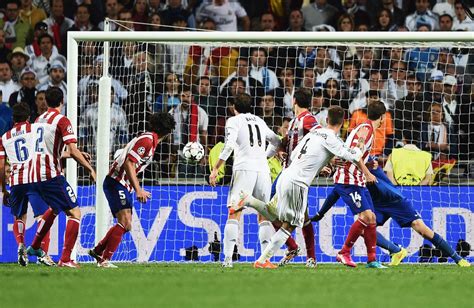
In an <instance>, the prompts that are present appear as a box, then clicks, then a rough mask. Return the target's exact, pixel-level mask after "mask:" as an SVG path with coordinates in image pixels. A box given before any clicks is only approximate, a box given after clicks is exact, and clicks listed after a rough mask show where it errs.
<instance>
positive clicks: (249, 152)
mask: <svg viewBox="0 0 474 308" xmlns="http://www.w3.org/2000/svg"><path fill="white" fill-rule="evenodd" d="M233 109H234V113H235V116H233V117H231V118H229V119H228V120H227V122H226V124H225V131H226V140H225V145H224V148H223V149H222V152H221V154H220V155H219V160H218V161H217V163H216V165H215V166H214V168H213V170H212V172H211V175H210V176H209V182H210V184H211V186H216V178H217V175H218V170H219V168H220V167H221V166H222V165H223V164H224V162H225V161H226V160H227V159H228V158H229V156H230V155H231V154H232V151H234V165H233V168H232V170H233V174H232V182H231V185H230V188H229V196H228V200H227V206H228V207H230V206H231V205H232V204H233V202H235V201H237V200H238V198H239V192H240V191H241V190H244V191H247V192H249V193H250V194H251V195H253V196H255V197H256V198H258V199H261V200H265V201H268V200H270V192H271V187H272V182H271V178H270V169H269V167H268V163H267V157H268V156H270V155H267V152H269V153H270V152H272V151H273V152H275V150H276V148H277V147H278V146H279V145H280V138H278V136H277V135H276V134H275V133H274V132H273V131H272V130H271V129H270V128H268V126H267V124H265V122H264V121H263V120H262V119H261V118H259V117H257V116H256V115H253V114H251V113H250V111H251V110H252V98H251V97H250V96H249V95H247V94H240V95H238V96H237V97H236V98H235V100H234V102H233ZM267 141H268V142H270V144H271V146H270V148H271V150H270V149H269V150H268V151H267V152H266V142H267ZM240 216H241V213H240V212H239V213H231V212H230V211H229V216H228V219H227V222H226V225H225V228H224V262H223V264H222V266H223V267H232V255H233V252H234V246H235V245H236V243H237V237H238V234H239V220H240ZM258 220H259V232H258V237H259V240H260V247H261V249H262V251H263V250H265V248H266V247H267V246H268V243H269V242H270V238H271V237H272V235H273V233H274V231H275V230H274V228H273V225H272V224H271V223H270V222H269V221H267V220H266V219H265V217H263V216H261V215H259V219H258Z"/></svg>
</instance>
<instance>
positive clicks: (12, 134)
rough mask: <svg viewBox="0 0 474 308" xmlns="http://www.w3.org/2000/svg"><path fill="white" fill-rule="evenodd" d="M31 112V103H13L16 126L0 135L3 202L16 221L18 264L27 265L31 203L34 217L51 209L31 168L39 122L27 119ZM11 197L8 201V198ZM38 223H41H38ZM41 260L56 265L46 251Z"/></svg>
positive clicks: (0, 170)
mask: <svg viewBox="0 0 474 308" xmlns="http://www.w3.org/2000/svg"><path fill="white" fill-rule="evenodd" d="M30 115H31V112H30V108H29V106H28V104H26V103H19V104H16V105H15V106H13V121H14V123H15V124H14V126H13V128H12V129H11V130H9V131H8V132H6V133H5V134H4V135H3V136H2V137H1V138H0V183H1V187H2V191H3V194H4V201H3V202H4V204H5V205H7V204H8V206H9V207H10V210H11V213H12V215H13V216H15V222H14V223H13V234H14V235H15V239H16V242H17V244H18V264H20V265H21V266H26V265H27V264H28V256H27V253H26V246H25V229H26V227H25V224H26V212H27V210H28V202H29V203H30V204H31V208H32V209H33V214H34V217H35V218H37V219H40V218H41V215H43V214H44V213H45V212H46V211H47V210H48V205H47V204H46V203H45V202H44V200H43V199H42V197H41V196H40V193H39V191H38V188H37V185H36V184H35V183H34V181H33V179H32V178H33V177H34V176H35V174H34V173H33V172H31V171H32V164H33V161H32V158H33V156H34V151H35V148H34V147H33V146H34V145H35V143H36V140H37V131H38V128H39V126H38V124H31V123H29V122H28V119H29V118H30ZM6 158H8V160H9V161H10V163H11V170H12V173H11V175H10V185H11V194H10V196H9V198H8V193H7V192H6V190H5V182H6V179H5V167H4V166H5V159H6ZM7 199H8V200H7ZM38 226H39V225H38ZM47 246H49V239H47V241H43V242H42V245H41V247H42V249H44V250H46V251H47ZM38 261H39V262H40V263H43V264H45V265H47V266H54V265H56V264H55V263H54V262H53V260H52V259H51V258H50V256H48V255H47V254H45V255H44V256H41V257H39V258H38Z"/></svg>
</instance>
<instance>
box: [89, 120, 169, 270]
mask: <svg viewBox="0 0 474 308" xmlns="http://www.w3.org/2000/svg"><path fill="white" fill-rule="evenodd" d="M175 126H176V123H175V121H174V119H173V116H172V115H171V114H169V113H166V112H163V113H155V114H153V115H151V116H150V119H149V121H148V131H147V132H145V133H143V134H141V135H139V136H138V137H135V138H133V139H132V141H130V142H129V143H128V144H127V145H126V146H125V148H124V149H123V150H122V151H121V153H120V154H119V155H118V157H117V158H116V159H115V160H114V162H113V163H112V166H111V167H110V171H109V174H108V175H107V176H106V177H105V180H104V193H105V197H106V198H107V201H108V202H109V207H110V210H111V212H112V214H113V215H114V217H116V218H117V220H118V222H117V224H116V225H115V226H113V227H112V228H110V229H109V231H108V232H107V234H106V235H105V236H104V238H103V239H102V240H101V241H100V242H99V243H98V244H97V246H95V247H94V248H93V249H91V250H89V255H90V256H91V257H93V258H94V259H95V260H96V261H97V265H98V266H99V267H105V268H116V267H117V266H115V265H114V264H112V263H110V259H111V258H112V256H113V254H114V252H115V250H117V247H118V246H119V244H120V242H121V241H122V237H123V235H124V234H125V233H127V232H128V231H130V230H131V228H132V208H133V200H132V192H133V191H135V194H136V197H137V200H138V201H139V202H140V203H145V202H147V200H148V199H150V197H151V194H150V193H149V192H147V191H145V190H144V189H142V188H141V187H140V182H139V181H138V178H137V175H138V174H139V173H141V172H143V171H144V170H145V169H146V167H147V166H148V165H149V164H150V163H151V161H152V160H153V156H154V154H155V149H156V147H157V145H158V143H160V141H161V140H163V138H165V137H166V136H168V135H169V134H170V133H171V131H172V130H173V129H174V128H175Z"/></svg>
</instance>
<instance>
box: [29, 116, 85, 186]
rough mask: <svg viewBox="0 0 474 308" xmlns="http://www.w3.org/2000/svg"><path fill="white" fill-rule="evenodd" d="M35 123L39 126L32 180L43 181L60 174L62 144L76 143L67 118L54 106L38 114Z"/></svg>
mask: <svg viewBox="0 0 474 308" xmlns="http://www.w3.org/2000/svg"><path fill="white" fill-rule="evenodd" d="M35 124H39V127H38V129H37V138H38V141H37V146H36V155H35V157H34V165H33V169H34V170H33V173H34V174H35V176H34V179H33V181H35V182H43V181H47V180H50V179H52V178H55V177H57V176H59V175H61V174H62V170H63V168H62V166H61V155H62V152H63V151H64V146H65V145H67V144H70V143H77V138H76V135H75V134H74V131H73V129H72V125H71V122H70V121H69V119H68V118H67V117H65V116H63V115H62V114H60V113H59V112H58V111H57V110H56V109H54V108H49V109H48V111H46V112H45V113H43V114H42V115H40V116H39V117H38V118H37V119H36V122H35Z"/></svg>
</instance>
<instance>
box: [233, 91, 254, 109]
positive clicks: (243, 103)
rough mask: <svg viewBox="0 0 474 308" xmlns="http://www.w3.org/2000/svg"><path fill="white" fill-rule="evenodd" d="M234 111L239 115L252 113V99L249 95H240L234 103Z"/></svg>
mask: <svg viewBox="0 0 474 308" xmlns="http://www.w3.org/2000/svg"><path fill="white" fill-rule="evenodd" d="M233 105H234V109H235V110H237V111H238V112H239V113H249V112H251V111H252V97H251V96H250V95H248V94H247V93H242V94H238V95H237V96H236V97H235V99H234V101H233Z"/></svg>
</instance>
